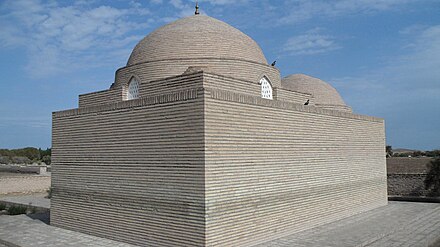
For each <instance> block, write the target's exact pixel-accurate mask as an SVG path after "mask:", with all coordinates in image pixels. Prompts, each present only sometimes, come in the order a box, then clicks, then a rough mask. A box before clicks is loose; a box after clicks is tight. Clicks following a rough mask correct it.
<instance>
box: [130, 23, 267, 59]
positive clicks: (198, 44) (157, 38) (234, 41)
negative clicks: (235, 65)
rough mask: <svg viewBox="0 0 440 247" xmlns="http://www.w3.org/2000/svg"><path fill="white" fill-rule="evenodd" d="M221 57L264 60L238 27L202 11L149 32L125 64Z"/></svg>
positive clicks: (255, 46)
mask: <svg viewBox="0 0 440 247" xmlns="http://www.w3.org/2000/svg"><path fill="white" fill-rule="evenodd" d="M206 57H208V58H209V57H221V58H234V59H240V60H248V61H252V62H256V63H261V64H267V61H266V58H265V57H264V54H263V52H262V51H261V48H260V47H259V46H258V44H257V43H256V42H255V41H254V40H253V39H252V38H250V37H249V36H247V35H246V34H244V33H242V32H241V31H239V30H238V29H236V28H234V27H232V26H230V25H228V24H226V23H224V22H222V21H219V20H217V19H214V18H212V17H209V16H204V15H194V16H190V17H186V18H182V19H180V20H177V21H175V22H172V23H170V24H168V25H165V26H163V27H161V28H158V29H157V30H155V31H153V32H151V33H150V34H149V35H147V36H146V37H145V38H144V39H142V40H141V41H140V42H139V43H138V44H137V45H136V47H135V48H134V49H133V52H132V53H131V56H130V58H129V59H128V62H127V65H128V66H129V65H133V64H138V63H142V62H151V61H156V60H164V59H176V58H177V59H180V58H206Z"/></svg>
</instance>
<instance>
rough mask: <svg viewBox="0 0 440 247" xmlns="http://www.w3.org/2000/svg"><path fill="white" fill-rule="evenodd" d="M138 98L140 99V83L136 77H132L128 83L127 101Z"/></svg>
mask: <svg viewBox="0 0 440 247" xmlns="http://www.w3.org/2000/svg"><path fill="white" fill-rule="evenodd" d="M137 98H139V81H138V80H137V79H136V78H135V77H132V78H131V80H130V82H129V83H128V88H127V97H126V99H127V100H132V99H137Z"/></svg>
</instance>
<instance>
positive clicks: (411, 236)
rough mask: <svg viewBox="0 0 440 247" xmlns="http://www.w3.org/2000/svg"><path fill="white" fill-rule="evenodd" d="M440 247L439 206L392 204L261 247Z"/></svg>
mask: <svg viewBox="0 0 440 247" xmlns="http://www.w3.org/2000/svg"><path fill="white" fill-rule="evenodd" d="M263 246H264V247H269V246H270V247H278V246H286V247H287V246H289V247H306V246H307V247H310V246H328V247H333V246H334V247H345V246H347V247H348V246H350V247H351V246H371V247H373V246H374V247H383V246H408V247H417V246H432V247H434V246H440V204H438V203H416V202H389V204H388V206H385V207H381V208H377V209H374V210H371V211H368V212H365V213H361V214H358V215H354V216H352V217H349V218H346V219H343V220H339V221H336V222H333V223H330V224H327V225H323V226H320V227H316V228H313V229H310V230H307V231H303V232H299V233H296V234H292V235H288V236H286V237H283V238H280V239H277V240H274V241H270V242H266V243H264V244H261V245H258V247H263Z"/></svg>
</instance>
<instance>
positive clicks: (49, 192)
mask: <svg viewBox="0 0 440 247" xmlns="http://www.w3.org/2000/svg"><path fill="white" fill-rule="evenodd" d="M46 191H47V198H49V199H50V198H52V191H53V190H52V187H50V188H49V189H48V190H46Z"/></svg>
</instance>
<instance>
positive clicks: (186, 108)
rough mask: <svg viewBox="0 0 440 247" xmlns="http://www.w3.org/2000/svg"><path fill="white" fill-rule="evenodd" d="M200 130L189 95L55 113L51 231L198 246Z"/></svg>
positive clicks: (198, 111) (199, 112)
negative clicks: (53, 227) (58, 230)
mask: <svg viewBox="0 0 440 247" xmlns="http://www.w3.org/2000/svg"><path fill="white" fill-rule="evenodd" d="M200 83H201V81H200ZM203 129H204V128H203V102H202V101H201V99H200V98H199V97H198V96H197V91H196V90H192V91H191V90H185V91H181V92H179V93H168V94H164V95H159V96H151V97H146V98H142V99H138V100H131V101H125V102H120V103H114V104H110V105H102V106H97V107H88V108H79V109H74V110H68V111H63V112H56V113H54V114H53V131H52V143H53V146H52V168H53V170H52V177H53V179H52V188H53V196H52V200H51V203H52V206H51V224H52V225H54V226H58V227H63V228H67V229H71V230H74V231H80V232H84V233H87V234H92V235H97V236H102V237H105V238H110V239H117V240H121V241H124V242H129V243H133V244H138V245H144V246H145V245H147V246H171V245H173V246H176V245H181V246H201V245H203V243H204V241H205V240H204V238H205V236H204V233H205V231H204V226H205V217H204V208H205V206H204V155H203V149H204V148H203V145H204V144H203V143H204V141H203Z"/></svg>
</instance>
